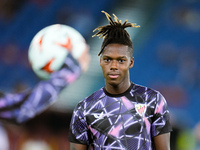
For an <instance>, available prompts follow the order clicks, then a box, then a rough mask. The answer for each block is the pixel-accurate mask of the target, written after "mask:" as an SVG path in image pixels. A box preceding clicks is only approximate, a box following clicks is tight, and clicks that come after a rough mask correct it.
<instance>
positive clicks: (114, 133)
mask: <svg viewBox="0 0 200 150" xmlns="http://www.w3.org/2000/svg"><path fill="white" fill-rule="evenodd" d="M103 13H105V15H106V17H107V19H108V21H109V23H110V24H109V25H105V26H100V27H98V28H96V29H95V30H94V31H96V30H98V32H97V33H96V34H95V35H94V36H100V38H101V37H103V38H104V41H103V43H102V46H101V51H100V52H99V56H100V66H101V68H102V72H103V76H104V78H105V87H102V88H101V89H99V90H98V91H96V92H94V93H93V94H91V95H90V96H88V97H86V98H85V99H84V100H82V101H80V102H79V103H78V105H77V106H76V108H75V109H74V112H73V115H72V119H71V123H70V131H69V141H70V149H71V150H86V149H88V148H89V147H90V148H91V149H95V150H97V149H98V150H99V149H109V150H110V149H123V150H125V149H127V150H133V149H138V150H139V149H141V150H154V149H156V150H169V149H170V132H171V131H172V128H171V125H170V114H169V111H168V108H167V103H166V100H165V98H164V97H163V96H162V95H161V94H160V92H158V91H156V90H154V89H151V88H148V87H144V86H141V85H138V84H135V83H133V82H132V81H130V75H129V69H131V68H132V67H133V64H134V58H133V44H132V40H131V38H130V35H129V33H128V32H127V31H126V30H125V28H127V27H139V26H137V25H136V24H132V23H127V21H125V22H124V23H123V24H122V23H121V21H120V20H118V18H117V17H116V16H115V15H114V14H113V16H114V20H113V19H112V18H111V16H110V15H109V14H108V13H106V12H104V11H103Z"/></svg>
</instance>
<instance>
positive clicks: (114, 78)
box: [100, 44, 134, 94]
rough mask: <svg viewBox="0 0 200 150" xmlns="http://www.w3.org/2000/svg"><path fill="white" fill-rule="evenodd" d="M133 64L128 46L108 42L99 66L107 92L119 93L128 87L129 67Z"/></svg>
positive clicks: (129, 83)
mask: <svg viewBox="0 0 200 150" xmlns="http://www.w3.org/2000/svg"><path fill="white" fill-rule="evenodd" d="M133 64H134V58H133V57H131V56H130V52H129V47H128V46H126V45H122V44H109V45H107V46H106V47H105V49H104V51H103V53H102V55H101V58H100V66H101V68H102V71H103V76H104V78H105V88H106V90H107V91H108V92H109V93H111V94H121V93H123V92H125V91H126V90H127V89H128V88H129V87H130V85H131V82H130V77H129V69H130V68H132V67H133Z"/></svg>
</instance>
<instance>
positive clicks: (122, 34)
mask: <svg viewBox="0 0 200 150" xmlns="http://www.w3.org/2000/svg"><path fill="white" fill-rule="evenodd" d="M101 12H102V13H104V14H105V15H106V17H107V19H108V21H109V23H110V24H109V25H105V26H100V27H98V28H96V29H94V31H93V32H95V31H97V30H98V32H97V33H96V34H94V35H93V36H92V37H95V36H99V38H102V37H103V39H104V40H103V43H102V46H101V51H100V52H99V54H98V56H99V55H101V53H102V52H103V50H104V48H105V47H106V46H107V45H108V44H111V43H118V44H123V45H128V47H130V48H131V49H132V50H131V56H132V55H133V43H132V40H131V37H130V35H129V33H128V32H127V31H126V29H125V28H127V27H135V28H138V27H140V26H139V25H136V23H127V20H126V21H125V22H124V23H123V24H122V23H121V20H119V19H118V18H117V16H116V15H115V14H113V16H114V21H113V19H112V18H111V16H110V15H109V14H108V13H107V12H105V11H101Z"/></svg>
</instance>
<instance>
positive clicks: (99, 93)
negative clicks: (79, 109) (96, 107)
mask: <svg viewBox="0 0 200 150" xmlns="http://www.w3.org/2000/svg"><path fill="white" fill-rule="evenodd" d="M104 96H105V93H104V91H103V88H101V89H99V90H97V91H95V92H94V93H92V94H91V95H89V96H87V97H86V98H84V99H83V100H81V101H80V102H79V103H78V106H83V105H89V104H91V103H94V102H96V100H98V99H101V98H103V97H104Z"/></svg>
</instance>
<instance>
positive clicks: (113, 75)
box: [108, 74, 119, 79]
mask: <svg viewBox="0 0 200 150" xmlns="http://www.w3.org/2000/svg"><path fill="white" fill-rule="evenodd" d="M108 76H109V77H110V78H111V79H116V78H118V77H119V74H108Z"/></svg>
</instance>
